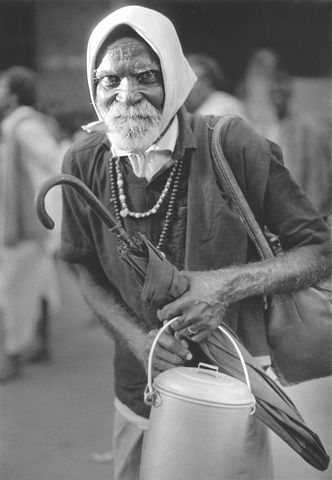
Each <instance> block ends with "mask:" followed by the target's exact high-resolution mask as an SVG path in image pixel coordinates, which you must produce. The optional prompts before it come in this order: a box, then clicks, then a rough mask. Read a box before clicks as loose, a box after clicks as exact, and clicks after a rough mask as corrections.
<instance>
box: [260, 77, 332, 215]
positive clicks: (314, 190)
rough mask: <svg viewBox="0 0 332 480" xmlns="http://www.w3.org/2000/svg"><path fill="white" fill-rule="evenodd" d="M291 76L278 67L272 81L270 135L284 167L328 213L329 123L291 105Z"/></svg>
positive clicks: (331, 183) (330, 174)
mask: <svg viewBox="0 0 332 480" xmlns="http://www.w3.org/2000/svg"><path fill="white" fill-rule="evenodd" d="M293 86H294V79H293V78H292V76H291V75H290V74H289V73H288V72H286V71H285V70H278V71H277V72H276V73H275V75H274V77H273V79H272V83H271V89H270V97H271V104H272V106H273V108H274V111H275V114H276V116H277V122H276V123H275V124H274V125H271V128H270V131H269V132H268V135H269V138H270V139H271V140H273V141H274V142H276V143H278V144H279V145H280V146H281V148H282V150H283V156H284V162H285V165H286V167H287V168H288V169H289V170H290V172H291V174H292V176H293V177H294V179H295V181H296V182H297V183H298V184H299V185H300V187H301V188H302V190H303V191H304V192H305V193H306V195H307V196H308V197H309V199H310V200H311V202H312V203H313V205H314V206H315V207H316V209H317V210H318V212H319V213H321V214H322V215H323V216H330V215H331V201H332V199H331V191H332V181H331V180H332V172H331V138H330V132H329V128H328V125H326V126H325V125H324V123H323V122H319V121H317V120H316V119H314V118H312V117H308V116H302V115H300V114H299V113H298V112H296V111H294V108H292V98H293Z"/></svg>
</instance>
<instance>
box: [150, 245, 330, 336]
mask: <svg viewBox="0 0 332 480" xmlns="http://www.w3.org/2000/svg"><path fill="white" fill-rule="evenodd" d="M330 272H331V247H330V243H327V242H326V243H324V244H322V245H310V246H303V247H299V248H296V249H293V250H290V251H288V252H286V253H285V254H283V255H281V256H278V257H276V258H274V259H271V260H266V261H261V262H255V263H250V264H247V265H243V266H239V267H231V268H225V269H219V270H215V271H208V272H183V274H184V275H185V277H186V278H187V279H188V281H189V285H190V287H189V290H188V291H187V292H186V293H185V294H184V295H183V296H182V297H180V298H179V299H178V300H176V301H175V302H172V303H170V304H168V305H166V307H164V308H163V309H162V310H161V311H160V312H159V318H160V319H161V320H168V319H171V318H173V317H175V316H180V318H179V320H178V321H177V322H175V323H174V324H173V325H172V328H174V329H175V330H178V331H179V330H180V331H181V330H184V329H185V328H187V327H188V326H190V328H191V330H192V331H197V330H198V333H197V334H196V335H194V336H193V337H192V340H193V341H196V342H200V341H201V340H203V339H204V338H205V337H206V336H208V335H209V334H210V333H211V331H213V330H214V329H216V328H217V327H218V325H219V323H220V321H221V320H222V318H223V315H224V312H225V310H226V309H227V307H228V305H230V304H232V303H235V302H238V301H239V300H243V299H245V298H248V297H253V296H259V295H268V294H278V293H290V292H293V291H296V290H299V289H302V288H306V287H308V286H310V285H313V284H315V283H317V282H318V281H320V280H322V279H323V278H325V277H327V276H328V275H329V274H330Z"/></svg>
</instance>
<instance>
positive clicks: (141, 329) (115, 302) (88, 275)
mask: <svg viewBox="0 0 332 480" xmlns="http://www.w3.org/2000/svg"><path fill="white" fill-rule="evenodd" d="M76 270H77V271H78V274H79V279H80V286H81V289H82V293H83V296H84V299H85V301H86V302H87V304H88V306H89V307H90V309H91V310H92V311H93V313H94V314H95V315H96V317H97V318H98V320H99V321H100V323H101V325H102V326H103V327H104V329H105V330H106V332H107V333H109V334H110V335H111V336H112V337H113V338H114V339H115V340H116V341H117V342H119V343H120V344H121V346H122V347H124V348H126V349H127V350H129V351H130V352H131V353H133V354H134V355H135V356H136V358H137V359H138V360H139V361H141V362H143V361H144V360H145V359H144V352H145V345H146V337H147V330H146V328H145V326H144V324H143V323H142V322H139V320H138V318H137V317H136V315H135V314H134V313H133V312H131V311H130V309H129V308H128V307H127V306H126V305H125V303H124V302H123V301H122V300H121V299H120V298H119V296H118V295H117V294H116V292H115V291H114V290H112V289H111V288H110V285H109V283H108V282H107V281H106V279H105V277H104V275H103V273H102V272H100V271H98V270H97V269H93V268H92V267H89V268H87V267H85V266H82V265H79V266H76Z"/></svg>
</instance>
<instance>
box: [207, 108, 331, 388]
mask: <svg viewBox="0 0 332 480" xmlns="http://www.w3.org/2000/svg"><path fill="white" fill-rule="evenodd" d="M227 121H228V119H227V117H222V118H221V119H220V120H219V121H218V123H217V124H216V125H215V127H214V132H213V136H212V154H213V159H214V162H215V168H216V171H217V173H218V175H220V177H221V178H222V179H223V180H224V181H225V182H226V184H227V186H228V188H229V191H230V193H231V196H232V199H233V201H234V203H235V205H236V207H237V209H238V212H239V215H240V218H241V220H242V222H243V224H244V226H245V228H246V230H247V232H248V235H249V237H250V238H251V240H252V241H253V242H254V244H255V247H256V249H257V251H258V254H259V256H260V257H261V258H262V259H269V258H273V257H274V256H275V253H274V252H273V250H272V248H271V247H270V244H269V243H268V241H267V240H266V238H265V236H264V234H263V232H262V230H261V228H260V227H259V225H258V224H257V222H256V219H255V217H254V215H253V213H252V212H251V210H250V207H249V205H248V203H247V201H246V199H245V197H244V195H243V193H242V191H241V189H240V188H239V186H238V184H237V182H236V179H235V177H234V175H233V172H232V170H231V169H230V167H229V165H228V163H227V160H226V158H225V156H224V154H223V151H222V147H221V145H220V131H221V129H222V128H223V126H224V124H225V122H227ZM266 334H267V341H268V344H269V346H270V348H271V358H272V367H273V369H274V371H275V373H276V374H277V376H278V378H279V381H280V382H281V384H282V385H291V384H294V383H300V382H304V381H307V380H313V379H316V378H322V377H327V376H329V375H331V374H332V358H331V356H332V355H331V353H332V287H331V279H329V280H327V281H325V282H322V283H320V284H319V285H315V286H312V287H310V288H306V289H303V290H299V291H297V292H295V293H292V294H290V295H274V296H271V297H269V298H268V299H267V308H266Z"/></svg>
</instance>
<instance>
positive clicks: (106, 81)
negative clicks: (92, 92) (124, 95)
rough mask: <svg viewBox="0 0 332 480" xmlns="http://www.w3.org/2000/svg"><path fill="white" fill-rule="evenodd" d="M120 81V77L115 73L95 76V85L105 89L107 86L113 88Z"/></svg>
mask: <svg viewBox="0 0 332 480" xmlns="http://www.w3.org/2000/svg"><path fill="white" fill-rule="evenodd" d="M120 82H121V79H120V78H119V77H117V76H116V75H105V76H103V77H100V78H98V77H96V83H97V85H98V86H99V85H100V86H101V87H103V88H105V89H107V88H115V87H117V86H118V85H119V84H120Z"/></svg>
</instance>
